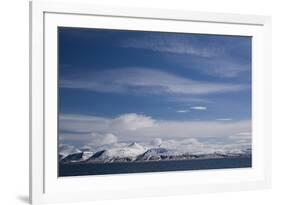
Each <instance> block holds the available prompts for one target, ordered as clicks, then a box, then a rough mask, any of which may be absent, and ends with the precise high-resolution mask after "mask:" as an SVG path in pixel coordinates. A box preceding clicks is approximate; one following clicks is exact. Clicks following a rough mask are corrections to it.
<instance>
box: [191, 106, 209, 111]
mask: <svg viewBox="0 0 281 205" xmlns="http://www.w3.org/2000/svg"><path fill="white" fill-rule="evenodd" d="M189 109H191V110H207V107H205V106H192V107H190V108H189Z"/></svg>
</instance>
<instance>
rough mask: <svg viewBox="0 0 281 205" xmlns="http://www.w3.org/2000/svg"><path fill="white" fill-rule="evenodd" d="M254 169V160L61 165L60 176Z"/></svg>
mask: <svg viewBox="0 0 281 205" xmlns="http://www.w3.org/2000/svg"><path fill="white" fill-rule="evenodd" d="M245 167H252V158H227V159H200V160H179V161H150V162H116V163H100V164H86V163H75V164H74V163H73V164H60V165H59V176H60V177H63V176H84V175H104V174H125V173H144V172H164V171H184V170H205V169H225V168H245Z"/></svg>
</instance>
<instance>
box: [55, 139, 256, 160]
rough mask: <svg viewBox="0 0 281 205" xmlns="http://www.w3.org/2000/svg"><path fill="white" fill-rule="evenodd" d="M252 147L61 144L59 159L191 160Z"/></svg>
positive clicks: (225, 155)
mask: <svg viewBox="0 0 281 205" xmlns="http://www.w3.org/2000/svg"><path fill="white" fill-rule="evenodd" d="M251 153H252V150H251V148H245V149H238V150H237V149H235V150H232V151H231V150H230V151H229V150H228V151H219V152H212V153H210V152H209V151H208V153H203V152H202V153H191V152H188V151H186V152H183V151H182V150H181V151H178V150H176V149H168V148H164V147H160V146H159V147H151V146H145V145H143V144H139V143H135V142H134V143H131V144H122V146H121V145H120V146H112V147H106V148H104V149H101V148H99V149H95V151H94V149H92V150H91V149H90V148H87V149H77V148H75V147H73V146H69V145H61V146H59V160H60V162H61V163H110V162H132V161H136V162H137V161H160V160H191V159H213V158H234V157H250V156H251Z"/></svg>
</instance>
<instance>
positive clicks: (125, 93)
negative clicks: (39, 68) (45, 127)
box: [58, 28, 251, 144]
mask: <svg viewBox="0 0 281 205" xmlns="http://www.w3.org/2000/svg"><path fill="white" fill-rule="evenodd" d="M58 46H59V111H60V116H62V118H63V119H70V116H72V117H74V119H76V120H78V118H79V117H80V118H81V119H83V120H86V122H89V121H91V120H92V121H93V122H94V123H95V122H96V120H113V121H114V120H115V121H116V120H117V121H118V119H122V120H121V121H122V123H123V122H128V121H130V122H132V121H133V122H143V124H145V125H147V124H146V123H148V124H149V123H150V124H153V123H155V122H156V123H158V122H165V123H167V122H170V123H171V124H173V123H194V122H198V123H201V126H203V127H202V128H203V129H204V126H205V127H208V126H210V125H209V124H208V123H215V124H216V125H218V126H225V127H226V126H228V127H229V128H228V129H231V128H232V127H234V125H235V126H236V125H237V124H239V123H240V124H241V123H242V124H243V122H244V123H246V124H247V125H244V124H243V125H240V127H239V129H238V128H237V129H238V130H237V133H232V132H234V131H229V133H228V132H227V128H225V131H224V132H223V133H218V134H217V135H216V130H213V131H212V132H211V134H210V135H211V136H215V135H216V137H218V136H224V139H223V141H224V142H228V140H226V139H225V138H226V136H233V135H235V134H239V133H240V132H242V133H243V132H246V133H250V127H251V126H250V121H251V37H243V36H223V35H200V34H180V33H164V32H141V31H121V30H104V29H81V28H59V45H58ZM90 117H92V118H91V119H90ZM74 119H72V122H73V121H75V120H74ZM89 119H90V120H89ZM87 120H88V121H87ZM142 120H143V121H142ZM149 120H151V122H149ZM61 121H62V120H61ZM115 121H114V122H115ZM99 122H100V121H99ZM99 122H98V123H99ZM77 123H78V124H79V123H80V124H81V120H80V121H79V120H78V122H76V124H75V125H77ZM98 123H96V124H98ZM202 123H205V124H204V125H203V124H202ZM231 123H232V124H231ZM235 123H236V124H235ZM62 124H63V123H62ZM80 124H79V126H78V127H79V128H80V127H81V126H82V127H83V125H80ZM84 124H85V123H84ZM86 124H87V123H86ZM89 126H90V125H89ZM126 126H132V127H134V126H135V124H133V125H131V124H130V125H126ZM241 126H242V127H241ZM70 127H72V129H70ZM74 127H75V126H70V125H69V124H67V125H66V126H65V127H60V133H61V135H63V136H67V134H68V133H72V138H71V137H70V136H69V138H67V137H66V139H67V140H69V141H71V142H73V141H75V135H74V134H75V133H77V132H78V133H80V134H81V133H88V134H89V133H93V132H96V130H91V129H88V128H87V126H85V129H84V130H83V129H79V128H77V129H76V130H75V129H74ZM90 127H91V126H90ZM120 127H122V125H120V126H119V128H120ZM193 127H196V126H193ZM143 128H145V129H148V128H147V126H144V127H143ZM137 129H139V128H137ZM141 129H142V127H140V133H141V131H142V132H143V133H144V130H141ZM117 130H118V129H117ZM197 130H198V131H197V132H198V133H197V134H196V136H195V135H194V134H190V133H187V135H188V136H192V137H200V136H201V137H202V138H203V137H206V135H208V134H206V133H203V132H202V134H200V129H197ZM103 132H105V131H104V130H98V133H99V134H100V133H103ZM111 132H112V131H111ZM111 132H110V133H111ZM145 132H147V133H149V131H147V130H145ZM151 132H152V130H151ZM153 132H154V133H156V131H153ZM105 133H107V131H106V132H105ZM120 133H122V134H120ZM113 134H115V135H121V136H117V137H118V139H119V138H121V139H122V140H128V136H127V135H129V134H127V133H125V134H124V132H123V131H120V130H119V131H116V132H115V133H113ZM161 134H162V133H161ZM73 135H74V136H73ZM125 135H126V136H127V137H124V136H125ZM137 135H138V134H136V136H137ZM150 135H151V134H147V138H149V136H150ZM179 135H180V134H179ZM79 136H80V135H79ZM155 136H156V137H159V136H158V135H157V134H155ZM172 137H181V136H170V137H169V136H167V138H172ZM70 138H71V140H70ZM85 138H87V137H85ZM88 138H90V137H88ZM88 138H87V139H88ZM67 140H66V141H67ZM134 140H136V139H131V141H134ZM138 140H141V139H140V138H139V139H138ZM77 141H79V140H76V142H75V143H77V144H79V143H80V144H82V143H81V142H82V141H83V140H82V139H81V140H80V142H77Z"/></svg>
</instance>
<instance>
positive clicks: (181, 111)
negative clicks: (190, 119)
mask: <svg viewBox="0 0 281 205" xmlns="http://www.w3.org/2000/svg"><path fill="white" fill-rule="evenodd" d="M177 112H178V113H187V112H190V110H177Z"/></svg>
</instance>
